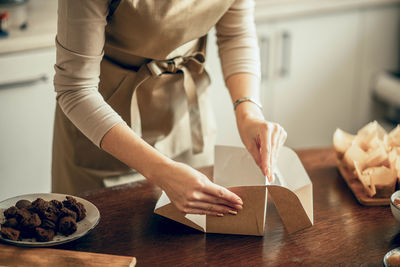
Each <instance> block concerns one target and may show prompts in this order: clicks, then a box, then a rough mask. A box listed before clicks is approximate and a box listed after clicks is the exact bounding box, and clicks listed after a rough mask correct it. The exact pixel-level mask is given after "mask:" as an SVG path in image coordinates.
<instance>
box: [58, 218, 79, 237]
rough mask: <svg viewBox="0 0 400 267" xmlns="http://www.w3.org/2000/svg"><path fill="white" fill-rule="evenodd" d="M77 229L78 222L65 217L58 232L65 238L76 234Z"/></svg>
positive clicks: (61, 220)
mask: <svg viewBox="0 0 400 267" xmlns="http://www.w3.org/2000/svg"><path fill="white" fill-rule="evenodd" d="M76 229H77V225H76V221H75V220H74V218H72V217H69V216H67V217H63V218H61V219H60V221H59V222H58V231H59V232H60V233H62V234H63V235H65V236H68V235H70V234H72V233H74V232H75V231H76Z"/></svg>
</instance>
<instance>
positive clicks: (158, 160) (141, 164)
mask: <svg viewBox="0 0 400 267" xmlns="http://www.w3.org/2000/svg"><path fill="white" fill-rule="evenodd" d="M101 147H102V149H104V150H105V151H107V152H108V153H110V154H111V155H113V156H114V157H116V158H117V159H119V160H120V161H122V162H123V163H125V164H126V165H128V166H129V167H131V168H133V169H135V170H137V171H138V172H140V173H141V174H142V175H143V176H144V177H146V178H147V179H148V180H150V181H151V182H153V183H155V184H159V182H160V181H158V180H157V179H158V178H159V177H160V176H159V175H156V172H160V171H161V172H162V171H163V170H166V169H168V166H170V165H171V163H172V160H170V159H169V158H168V157H166V156H164V155H162V154H161V153H160V152H158V151H157V150H155V149H154V148H153V147H152V146H150V145H149V144H147V143H146V142H145V141H144V140H143V139H142V138H140V137H139V136H137V135H136V134H135V133H134V132H133V131H132V130H131V129H130V128H129V127H128V126H127V125H126V124H124V123H119V124H117V125H115V126H114V127H113V128H111V130H110V131H108V132H107V133H106V134H105V136H104V137H103V139H102V141H101Z"/></svg>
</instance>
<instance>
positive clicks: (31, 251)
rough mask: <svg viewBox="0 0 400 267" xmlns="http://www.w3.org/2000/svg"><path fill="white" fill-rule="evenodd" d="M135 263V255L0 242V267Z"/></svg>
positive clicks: (125, 264) (72, 266)
mask: <svg viewBox="0 0 400 267" xmlns="http://www.w3.org/2000/svg"><path fill="white" fill-rule="evenodd" d="M135 265H136V258H135V257H127V256H117V255H109V254H100V253H90V252H79V251H71V250H62V249H50V248H21V247H16V246H12V245H3V244H0V267H3V266H38V267H41V266H46V267H47V266H71V267H76V266H88V267H94V266H96V267H99V266H104V267H105V266H116V267H119V266H125V267H133V266H135Z"/></svg>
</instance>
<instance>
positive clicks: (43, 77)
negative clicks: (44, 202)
mask: <svg viewBox="0 0 400 267" xmlns="http://www.w3.org/2000/svg"><path fill="white" fill-rule="evenodd" d="M54 63H55V50H54V49H53V48H52V49H41V50H32V51H27V52H19V53H13V54H3V55H0V73H1V75H0V125H1V126H0V127H1V130H0V199H4V198H7V197H11V196H15V195H19V194H26V193H33V192H35V193H37V192H50V185H51V178H50V177H51V173H50V171H51V149H52V135H53V120H54V108H55V93H54V89H53V75H54V74H53V73H54V71H53V66H54Z"/></svg>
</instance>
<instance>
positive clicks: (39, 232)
mask: <svg viewBox="0 0 400 267" xmlns="http://www.w3.org/2000/svg"><path fill="white" fill-rule="evenodd" d="M54 234H55V232H54V230H53V229H44V228H41V227H36V240H37V241H39V242H47V241H51V240H53V238H54Z"/></svg>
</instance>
